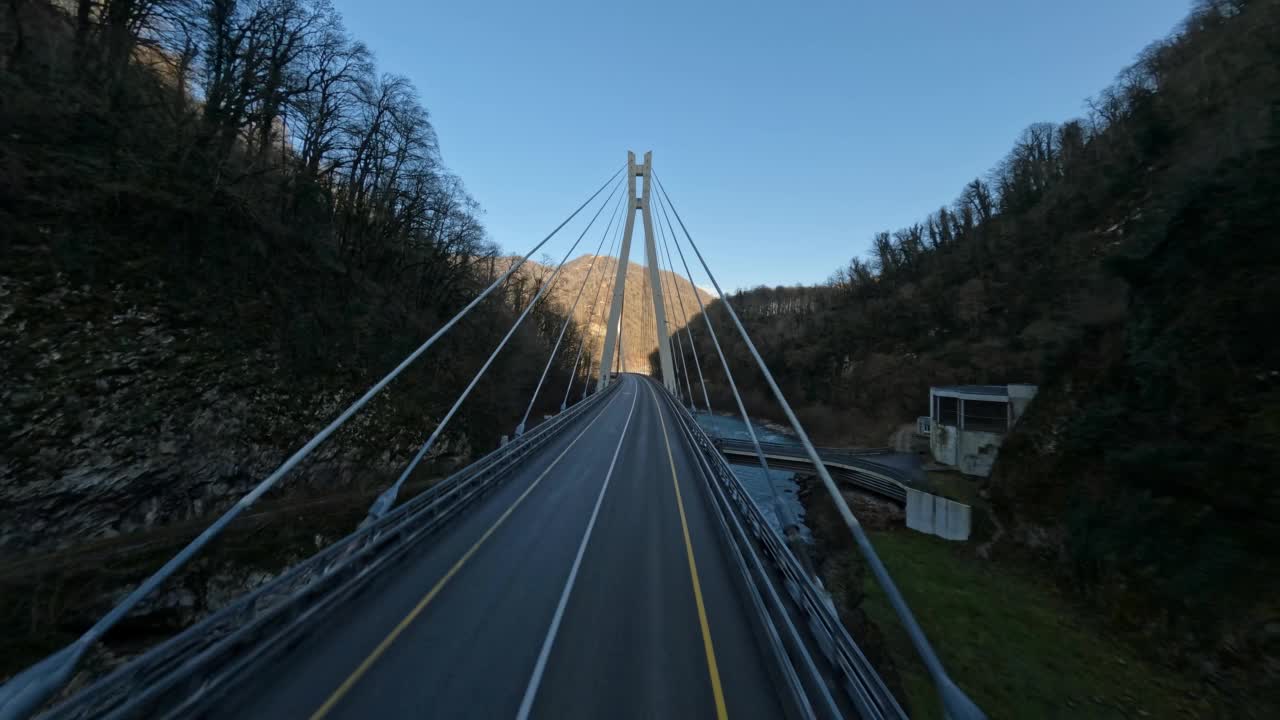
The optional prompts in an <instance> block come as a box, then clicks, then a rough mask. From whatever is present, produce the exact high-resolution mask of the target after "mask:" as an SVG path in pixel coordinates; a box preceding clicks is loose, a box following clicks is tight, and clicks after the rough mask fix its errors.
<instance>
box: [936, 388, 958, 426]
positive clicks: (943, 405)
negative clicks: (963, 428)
mask: <svg viewBox="0 0 1280 720" xmlns="http://www.w3.org/2000/svg"><path fill="white" fill-rule="evenodd" d="M959 419H960V401H959V400H957V399H956V398H953V397H944V396H941V395H939V396H938V423H939V424H940V425H952V426H954V425H959V424H960V422H959Z"/></svg>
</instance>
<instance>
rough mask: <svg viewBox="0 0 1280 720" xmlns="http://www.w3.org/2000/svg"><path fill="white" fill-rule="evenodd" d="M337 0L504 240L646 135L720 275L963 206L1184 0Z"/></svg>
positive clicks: (800, 272) (820, 254)
mask: <svg viewBox="0 0 1280 720" xmlns="http://www.w3.org/2000/svg"><path fill="white" fill-rule="evenodd" d="M335 2H336V5H337V7H338V9H339V10H340V11H341V12H342V15H343V17H344V18H345V20H346V24H347V27H348V28H349V29H350V31H351V32H352V34H353V35H354V36H355V37H357V38H359V39H361V40H363V41H364V42H365V43H366V44H368V45H369V47H370V48H371V49H372V50H373V51H374V53H375V54H376V55H377V58H378V66H379V68H380V70H382V71H385V72H395V73H399V74H403V75H406V76H408V77H409V78H410V79H411V80H412V81H413V82H414V83H415V85H416V86H417V87H418V89H419V91H420V93H421V95H422V98H423V102H424V104H425V105H426V107H427V109H428V110H429V111H430V112H431V115H432V119H433V121H434V123H435V126H436V130H437V132H438V133H439V135H440V143H441V147H442V150H443V155H444V160H445V163H446V164H447V165H448V166H449V167H450V168H451V169H452V170H453V171H454V172H456V173H457V174H459V175H460V176H461V177H462V178H463V180H464V181H465V183H466V185H467V187H468V189H469V190H470V192H471V193H472V195H474V196H475V198H476V199H477V200H478V201H479V202H480V203H481V204H482V206H483V207H484V210H485V215H484V221H485V225H486V226H487V227H488V230H489V233H490V235H491V236H492V238H493V239H494V240H495V241H497V242H498V243H499V244H500V245H501V246H502V247H503V248H504V249H505V250H507V251H510V252H515V251H521V250H523V249H524V248H527V247H529V246H531V245H532V244H533V243H534V242H536V241H537V240H538V239H541V237H542V236H543V235H545V234H546V232H548V231H549V230H550V229H551V228H553V227H554V226H555V225H556V224H557V223H558V222H559V221H560V219H562V218H563V217H564V215H566V214H567V212H568V211H569V210H572V208H574V207H576V205H577V204H578V203H579V202H581V200H582V199H583V198H585V197H586V195H587V193H589V192H590V191H591V190H593V189H594V187H595V186H596V185H598V184H599V183H600V182H602V181H603V179H604V178H605V177H607V176H608V174H609V173H610V172H612V171H613V170H614V169H616V168H617V167H618V166H620V165H621V164H622V163H623V162H625V159H626V151H627V150H628V149H634V150H636V151H637V152H639V151H644V150H653V152H654V166H655V169H656V170H657V172H658V175H659V177H661V178H662V179H663V181H664V183H666V185H667V188H668V190H669V191H670V192H671V194H672V198H673V200H674V201H675V202H676V206H677V207H678V208H679V209H680V211H681V213H682V214H683V215H684V217H685V220H686V222H687V223H688V224H689V227H690V230H691V231H692V232H693V233H694V238H695V239H696V240H698V242H699V244H700V245H702V246H703V248H704V251H705V252H706V253H707V255H708V259H709V261H710V262H711V264H712V268H713V269H714V270H715V271H716V273H717V276H718V277H719V279H720V281H721V285H723V286H724V287H726V288H736V287H746V286H753V285H757V284H761V283H764V284H770V285H775V284H792V283H798V282H803V283H813V282H820V281H822V280H823V279H825V278H826V277H827V276H828V275H829V274H830V273H831V271H833V270H834V269H835V268H836V267H838V266H840V265H841V264H843V263H844V262H846V261H847V260H848V259H849V258H850V257H852V256H854V255H859V254H862V253H864V252H865V250H866V249H867V247H868V245H869V242H870V238H871V235H872V233H874V232H876V231H878V230H890V229H896V228H898V227H901V226H903V225H906V224H910V223H912V222H915V221H917V220H919V219H921V218H923V216H924V215H925V214H926V213H927V212H929V211H931V210H933V209H936V208H937V207H939V206H940V205H942V204H949V203H950V202H951V201H952V200H954V199H955V197H956V196H957V195H958V194H959V192H960V189H961V187H962V186H963V185H964V183H965V182H968V181H969V180H970V179H972V178H973V177H975V176H978V175H981V174H984V173H985V172H986V171H987V170H988V169H989V168H991V167H992V166H993V165H994V164H995V163H996V162H998V161H999V160H1000V159H1001V157H1002V156H1003V155H1004V154H1005V152H1006V151H1007V150H1008V149H1009V148H1010V146H1011V144H1012V142H1013V140H1014V138H1015V136H1016V135H1017V134H1018V132H1020V131H1021V130H1022V129H1023V128H1024V127H1026V126H1027V125H1029V124H1030V123H1033V122H1038V121H1045V120H1048V121H1061V120H1065V119H1068V118H1071V117H1075V116H1079V115H1081V114H1083V109H1084V100H1085V99H1086V98H1087V97H1088V96H1090V95H1092V94H1094V93H1096V92H1097V91H1098V90H1101V89H1102V88H1103V87H1105V86H1106V85H1107V84H1108V83H1110V82H1111V80H1112V79H1113V78H1114V77H1115V75H1116V73H1117V72H1118V71H1119V70H1121V68H1123V67H1124V66H1125V65H1127V64H1129V63H1130V62H1131V61H1132V60H1133V58H1134V57H1135V55H1136V54H1137V53H1138V52H1139V51H1140V50H1141V49H1142V48H1143V47H1144V46H1146V45H1147V44H1148V43H1150V42H1151V41H1153V40H1156V39H1157V38H1159V37H1162V36H1164V35H1165V34H1167V33H1168V32H1169V31H1170V30H1171V29H1172V28H1173V27H1174V25H1175V24H1176V23H1177V22H1178V21H1179V20H1180V19H1181V18H1182V17H1183V16H1184V15H1185V14H1186V12H1187V10H1188V9H1189V7H1190V3H1189V2H1188V0H1072V1H1064V0H1056V1H1054V2H1049V1H1047V0H977V1H976V2H954V1H953V0H878V1H877V2H867V1H864V0H843V1H834V2H825V1H824V2H789V3H788V2H769V3H763V2H754V1H752V0H745V1H743V0H740V1H738V2H725V1H722V0H715V1H714V2H710V1H707V0H682V1H678V2H675V1H671V0H656V1H650V2H618V1H616V0H609V1H607V2H605V1H601V0H597V1H596V2H582V1H579V0H574V1H572V2H568V1H564V2H562V1H557V0H543V1H539V2H534V1H532V0H523V1H520V2H490V1H488V0H454V1H452V2H420V1H418V0H335ZM584 242H585V241H584ZM566 247H567V246H566ZM553 250H554V248H553ZM556 252H557V253H558V252H563V250H559V251H556ZM633 259H637V260H639V259H641V253H640V252H639V251H635V252H634V253H633ZM699 284H706V283H705V281H703V280H701V279H699Z"/></svg>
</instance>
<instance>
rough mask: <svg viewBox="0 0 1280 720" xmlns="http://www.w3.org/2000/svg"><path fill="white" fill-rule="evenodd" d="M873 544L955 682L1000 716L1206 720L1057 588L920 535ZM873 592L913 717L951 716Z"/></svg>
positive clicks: (897, 535)
mask: <svg viewBox="0 0 1280 720" xmlns="http://www.w3.org/2000/svg"><path fill="white" fill-rule="evenodd" d="M871 539H872V543H873V544H874V545H875V547H876V551H877V552H878V553H879V554H880V557H881V558H882V559H883V560H884V562H885V564H886V565H887V566H888V568H889V571H890V572H891V573H892V574H893V577H894V581H895V582H896V583H897V585H898V588H899V589H900V590H901V591H902V593H903V595H905V596H906V598H907V602H908V603H909V604H910V606H911V608H912V610H913V612H914V613H915V615H916V618H917V619H918V620H919V621H920V623H921V625H922V626H923V627H924V630H925V633H926V634H927V635H928V637H929V639H930V641H931V642H932V644H933V646H934V648H935V649H936V650H937V651H938V654H939V655H940V657H941V658H942V662H943V664H944V665H945V666H946V667H947V669H948V671H949V672H950V673H951V676H952V679H954V680H955V681H956V682H957V684H959V685H960V687H961V688H963V689H964V690H965V692H967V693H968V694H969V696H970V697H971V698H972V699H973V700H974V701H975V702H977V703H978V704H979V706H981V707H982V709H983V710H984V711H986V713H987V715H988V717H990V718H992V719H993V720H999V719H1001V718H1073V719H1074V718H1133V717H1152V718H1177V717H1193V716H1195V714H1194V713H1193V712H1190V711H1191V710H1192V708H1191V707H1188V705H1189V701H1188V700H1187V699H1186V697H1185V695H1184V694H1182V693H1180V688H1181V687H1183V686H1182V685H1181V683H1179V682H1178V680H1179V678H1176V677H1174V676H1173V675H1172V674H1171V673H1170V672H1168V671H1165V670H1163V669H1161V668H1158V667H1155V666H1152V665H1151V664H1149V663H1147V662H1145V661H1143V660H1142V659H1140V658H1139V657H1138V656H1137V655H1136V653H1135V652H1134V651H1133V650H1132V649H1130V647H1129V646H1128V645H1127V644H1125V643H1124V642H1123V641H1122V640H1120V639H1119V638H1115V637H1111V636H1109V635H1108V634H1107V633H1105V632H1104V631H1103V630H1102V629H1101V628H1100V627H1098V624H1097V623H1094V622H1090V620H1089V619H1088V618H1087V617H1085V616H1084V615H1083V614H1082V612H1081V611H1080V610H1077V609H1076V608H1075V607H1074V606H1073V605H1071V604H1070V603H1069V602H1067V601H1066V600H1065V598H1063V597H1061V596H1059V595H1058V594H1057V593H1056V592H1055V591H1054V590H1053V589H1052V588H1050V587H1046V586H1044V585H1043V584H1041V583H1037V582H1035V581H1033V580H1031V579H1030V578H1028V577H1023V576H1021V575H1020V574H1019V573H1018V572H1016V571H1013V570H1010V569H1007V568H1003V567H1001V566H993V565H992V564H991V563H989V562H987V561H984V560H981V559H979V558H977V557H974V556H973V555H972V554H971V549H970V548H967V547H964V546H960V545H956V544H954V543H949V542H947V541H944V540H940V539H938V538H934V537H930V536H927V535H922V534H919V533H915V532H912V531H909V530H905V529H900V530H890V531H879V532H872V533H871ZM865 590H866V592H867V597H866V600H865V601H864V602H863V608H864V609H865V610H866V612H867V614H868V615H869V616H870V618H871V620H872V621H873V622H875V623H876V624H877V625H878V626H879V627H880V628H881V630H882V631H883V632H884V635H885V642H886V644H887V647H888V651H889V654H890V655H891V656H892V658H893V660H894V662H895V664H896V665H897V667H898V670H899V672H900V673H901V675H902V680H903V685H904V686H905V692H906V694H907V702H908V704H909V705H910V709H911V715H912V717H913V718H942V717H943V715H942V712H941V709H940V707H939V704H938V700H937V696H936V693H935V692H934V690H933V685H932V683H931V682H930V681H929V677H928V675H927V673H926V672H925V670H924V666H923V665H922V664H921V663H920V661H919V659H918V656H917V655H916V653H915V650H914V649H913V648H912V647H911V645H910V643H909V641H908V640H907V637H906V634H905V633H904V632H903V631H902V628H901V624H900V623H899V622H898V620H897V616H896V615H895V614H894V613H893V611H892V609H890V607H889V605H888V603H887V601H886V600H885V597H884V595H883V593H882V592H881V591H880V589H879V587H878V586H877V585H876V583H875V580H874V579H873V578H871V577H870V575H869V574H868V576H867V579H866V581H865ZM1201 709H1203V708H1201Z"/></svg>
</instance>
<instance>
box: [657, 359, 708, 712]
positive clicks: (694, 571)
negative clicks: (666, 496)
mask: <svg viewBox="0 0 1280 720" xmlns="http://www.w3.org/2000/svg"><path fill="white" fill-rule="evenodd" d="M641 382H644V383H645V387H647V388H649V395H650V396H651V397H652V398H653V406H654V408H655V409H656V410H657V411H658V422H659V423H660V424H661V426H662V440H663V442H665V443H666V445H667V462H668V463H670V464H671V484H672V485H674V486H675V489H676V508H677V509H679V511H680V528H681V530H683V531H684V550H685V554H686V555H687V556H688V557H689V577H690V578H691V579H692V580H693V601H694V603H695V604H696V605H697V606H698V623H699V624H701V625H702V648H703V650H705V651H706V654H707V672H708V673H710V674H711V694H712V695H714V696H715V700H716V717H717V718H719V720H726V719H727V718H728V717H729V711H728V710H726V709H725V705H724V691H723V690H722V689H721V687H720V669H719V667H718V666H717V665H716V651H715V647H713V646H712V644H711V626H710V625H709V624H708V623H707V608H706V605H704V604H703V602H702V586H701V585H700V584H699V583H698V564H697V563H696V562H694V560H693V543H692V542H690V540H689V521H688V520H687V519H685V515H684V500H682V499H681V498H680V481H679V480H678V479H677V476H676V461H675V458H674V457H672V455H671V439H670V438H669V437H668V436H667V421H666V420H663V419H662V407H661V406H660V405H659V404H658V396H657V394H656V393H655V392H654V391H653V386H652V385H650V384H649V383H648V382H647V381H641Z"/></svg>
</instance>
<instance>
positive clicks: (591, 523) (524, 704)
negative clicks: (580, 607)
mask: <svg viewBox="0 0 1280 720" xmlns="http://www.w3.org/2000/svg"><path fill="white" fill-rule="evenodd" d="M632 382H633V383H634V382H635V381H634V380H633V381H632ZM638 397H640V390H639V388H634V387H633V393H632V395H631V409H630V410H629V411H627V421H626V422H625V423H623V425H622V436H621V437H619V438H618V447H616V448H614V450H613V459H612V460H610V461H609V471H608V472H606V473H605V475H604V484H603V485H602V486H601V487H600V494H599V495H597V496H596V506H595V508H593V509H592V510H591V519H590V520H588V521H587V529H586V531H585V532H583V533H582V542H581V543H580V544H579V545H578V556H577V557H575V558H574V559H573V567H571V568H570V569H569V577H568V579H566V580H565V583H564V590H563V591H561V593H560V602H559V604H557V605H556V612H555V615H553V616H552V617H551V627H549V628H547V637H546V639H544V640H543V641H542V650H541V651H540V652H539V653H538V662H537V663H535V664H534V666H533V676H532V677H530V678H529V685H528V687H526V688H525V691H524V699H523V700H521V701H520V711H519V712H517V713H516V718H517V720H528V717H529V713H530V712H532V711H533V700H534V698H535V697H537V695H538V686H539V685H541V684H542V673H543V672H544V671H545V670H546V669H547V658H548V657H550V656H551V646H552V645H554V644H555V641H556V632H557V631H559V630H560V621H561V620H563V619H564V608H565V606H566V605H568V604H569V593H571V592H572V591H573V581H574V580H576V579H577V577H578V568H579V567H580V566H581V565H582V556H583V555H585V554H586V552H587V543H588V542H589V541H590V540H591V530H592V529H593V528H595V526H596V516H597V515H599V514H600V504H601V503H602V502H604V493H605V491H606V490H608V489H609V478H611V477H613V467H614V465H616V464H617V463H618V453H620V452H622V442H623V441H624V440H626V438H627V428H628V427H630V425H631V416H632V415H633V414H634V413H635V411H636V399H637V398H638Z"/></svg>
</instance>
